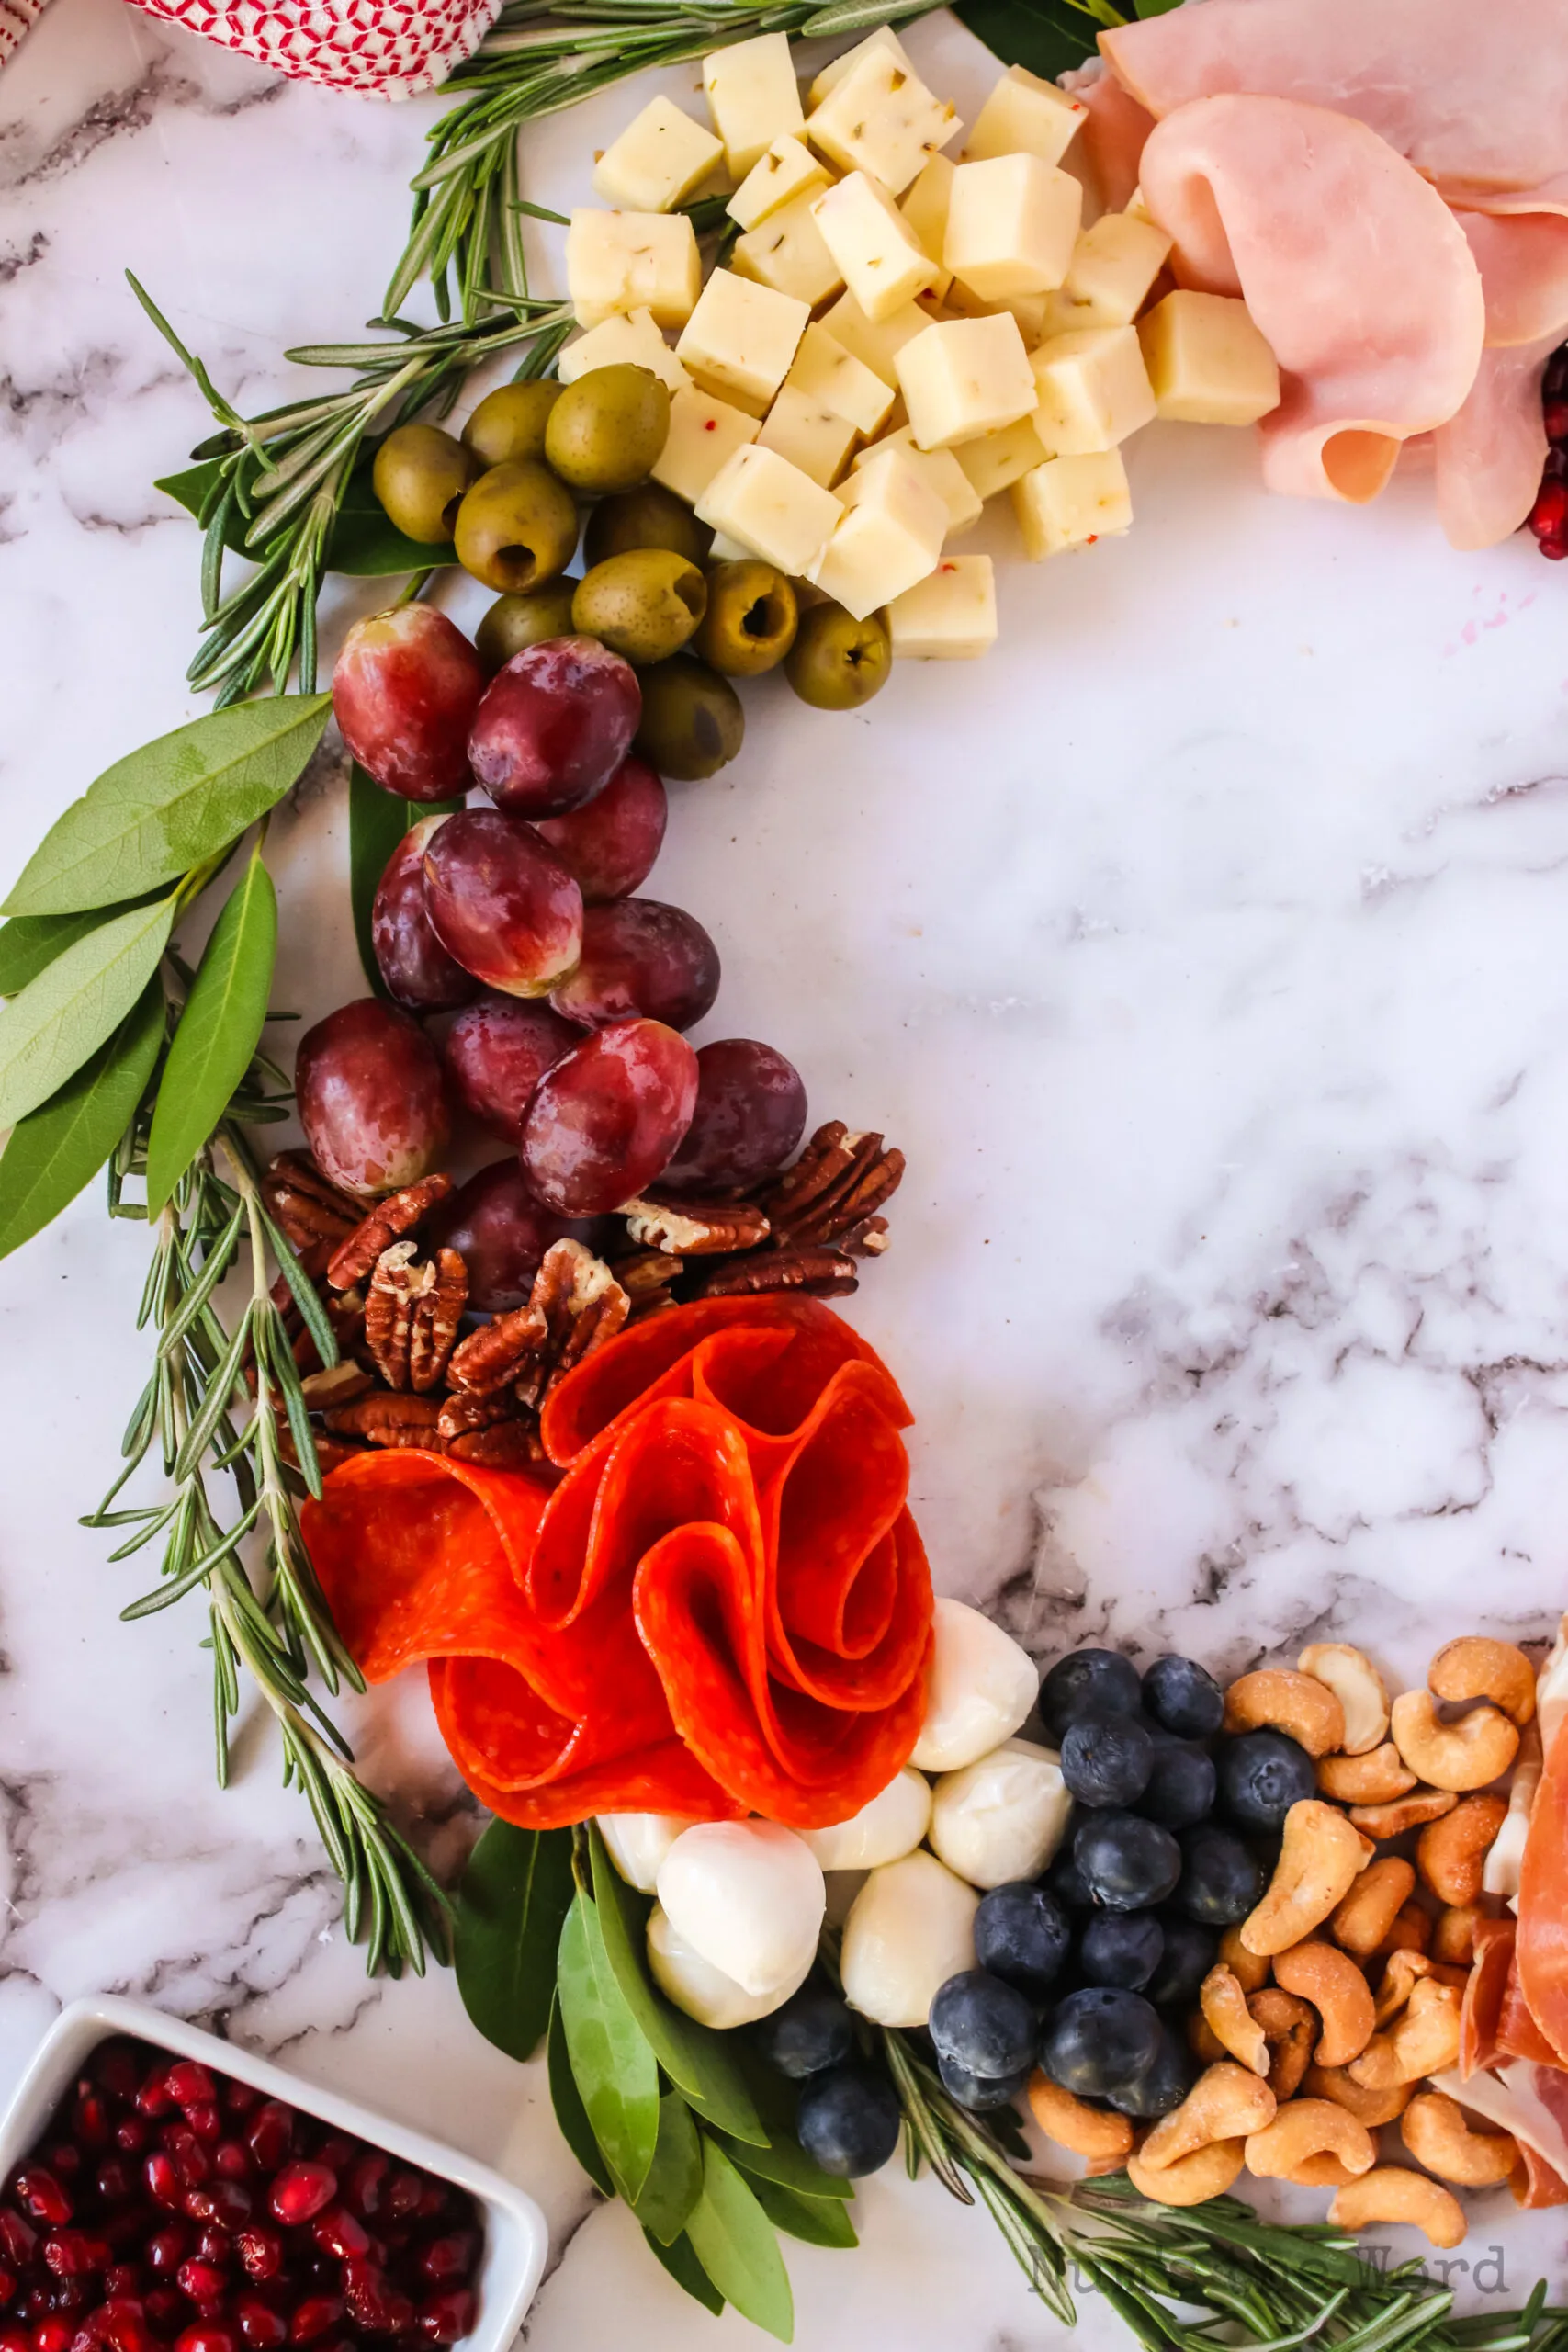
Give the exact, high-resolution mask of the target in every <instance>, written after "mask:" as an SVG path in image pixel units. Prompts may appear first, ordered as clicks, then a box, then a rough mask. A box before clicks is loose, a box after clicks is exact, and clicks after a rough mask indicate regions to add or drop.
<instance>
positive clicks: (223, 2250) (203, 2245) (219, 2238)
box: [196, 2227, 234, 2262]
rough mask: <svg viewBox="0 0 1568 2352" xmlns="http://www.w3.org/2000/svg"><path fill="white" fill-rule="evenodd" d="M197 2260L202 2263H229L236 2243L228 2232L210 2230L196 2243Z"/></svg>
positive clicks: (205, 2231) (201, 2235) (204, 2232)
mask: <svg viewBox="0 0 1568 2352" xmlns="http://www.w3.org/2000/svg"><path fill="white" fill-rule="evenodd" d="M196 2251H197V2259H198V2260H200V2261H202V2262H228V2261H230V2260H231V2258H232V2256H233V2252H234V2241H233V2239H232V2238H231V2236H230V2234H229V2233H228V2231H227V2230H218V2229H212V2228H210V2227H209V2228H208V2229H205V2230H203V2231H202V2233H201V2234H200V2236H199V2237H198V2238H197V2242H196Z"/></svg>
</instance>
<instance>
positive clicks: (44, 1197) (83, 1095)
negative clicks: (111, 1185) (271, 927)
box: [0, 980, 164, 1258]
mask: <svg viewBox="0 0 1568 2352" xmlns="http://www.w3.org/2000/svg"><path fill="white" fill-rule="evenodd" d="M163 1040H164V991H163V989H161V988H160V987H159V986H158V984H157V982H156V981H155V980H153V981H149V983H148V985H147V987H146V988H145V989H143V990H142V992H141V997H140V998H139V999H138V1001H137V1002H136V1004H135V1005H134V1006H133V1007H132V1008H131V1010H130V1012H129V1013H127V1015H126V1017H125V1019H124V1020H123V1021H122V1022H121V1023H120V1025H119V1027H118V1029H117V1030H116V1032H115V1034H114V1035H113V1036H112V1037H108V1038H106V1039H105V1041H104V1043H103V1044H102V1045H101V1046H99V1047H98V1050H97V1052H96V1054H94V1055H93V1056H92V1057H90V1059H88V1060H87V1061H85V1063H84V1064H83V1066H82V1068H81V1069H79V1070H78V1071H77V1072H76V1074H75V1076H74V1077H73V1078H71V1079H69V1080H67V1081H66V1083H65V1084H64V1085H63V1086H62V1088H61V1089H60V1091H59V1092H58V1093H57V1094H53V1095H51V1097H50V1099H49V1101H48V1102H47V1103H43V1104H42V1105H41V1106H40V1107H39V1109H38V1110H36V1111H34V1112H31V1113H30V1114H28V1117H27V1118H25V1119H21V1120H19V1121H18V1122H17V1125H16V1127H15V1128H14V1129H13V1131H12V1135H11V1140H10V1141H9V1143H8V1144H7V1145H6V1149H5V1151H4V1153H3V1154H0V1258H4V1257H6V1256H8V1255H9V1253H10V1252H11V1251H12V1250H17V1249H19V1248H20V1246H21V1244H22V1243H23V1242H24V1241H30V1240H31V1238H32V1237H33V1235H34V1234H35V1233H41V1232H42V1230H43V1228H44V1227H45V1226H46V1225H48V1224H49V1223H50V1221H51V1218H54V1217H57V1216H59V1215H60V1212H61V1210H62V1208H64V1207H65V1206H66V1205H67V1204H68V1203H70V1202H72V1201H73V1200H74V1199H75V1197H76V1195H77V1193H79V1192H80V1191H81V1189H82V1187H83V1185H84V1184H85V1183H86V1182H89V1180H90V1179H91V1178H92V1177H94V1176H96V1174H97V1172H98V1170H99V1169H100V1168H101V1167H102V1166H103V1164H104V1162H105V1160H106V1159H107V1158H108V1156H109V1154H110V1152H111V1151H112V1150H113V1149H114V1148H115V1146H116V1144H117V1143H118V1141H119V1139H120V1136H122V1135H123V1134H124V1133H125V1130H126V1128H127V1127H128V1126H129V1125H130V1122H131V1120H132V1119H133V1118H134V1117H135V1115H136V1106H137V1104H138V1103H140V1102H141V1092H142V1089H143V1088H144V1087H145V1085H146V1083H147V1080H149V1078H151V1076H152V1065H153V1063H154V1062H155V1061H156V1060H157V1058H158V1048H159V1046H161V1045H162V1043H163Z"/></svg>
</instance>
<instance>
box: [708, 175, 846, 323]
mask: <svg viewBox="0 0 1568 2352" xmlns="http://www.w3.org/2000/svg"><path fill="white" fill-rule="evenodd" d="M729 266H730V268H731V269H732V270H733V271H734V272H735V274H736V276H737V277H748V278H750V279H752V280H753V281H754V283H755V284H757V285H758V286H767V287H770V288H772V289H773V292H774V293H775V294H787V295H789V297H790V298H791V300H794V301H796V302H804V303H805V304H806V307H807V310H809V311H814V310H816V309H817V307H818V304H819V303H822V302H830V301H831V300H832V299H833V297H834V295H835V294H838V293H840V292H841V291H842V289H843V284H844V279H843V273H842V271H841V270H840V267H839V265H838V263H837V262H836V261H835V260H834V258H833V254H832V253H831V251H830V249H829V245H828V243H827V240H826V238H825V237H824V236H823V234H822V231H821V228H820V226H819V224H818V220H817V217H816V200H815V198H813V197H810V196H797V197H796V198H795V202H794V203H793V204H785V205H782V206H781V207H780V209H779V210H778V211H777V212H774V213H772V214H770V216H769V218H768V219H767V220H764V221H763V222H762V225H761V228H760V229H749V230H748V231H747V232H746V234H745V235H744V236H743V237H737V238H736V240H735V243H734V244H733V245H732V246H731V247H730V249H729Z"/></svg>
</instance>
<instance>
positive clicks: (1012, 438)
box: [953, 416, 1051, 499]
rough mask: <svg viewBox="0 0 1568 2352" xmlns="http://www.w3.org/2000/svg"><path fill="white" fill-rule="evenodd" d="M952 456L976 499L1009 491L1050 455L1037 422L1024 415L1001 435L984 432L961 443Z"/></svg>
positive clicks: (1005, 428)
mask: <svg viewBox="0 0 1568 2352" xmlns="http://www.w3.org/2000/svg"><path fill="white" fill-rule="evenodd" d="M1050 454H1051V452H1050V451H1049V449H1047V448H1046V447H1045V445H1044V443H1043V441H1042V440H1041V438H1040V435H1039V434H1038V433H1036V431H1035V430H1034V419H1033V418H1032V416H1021V417H1020V418H1019V420H1018V423H1017V424H1005V425H1003V427H1002V429H1001V431H1000V432H999V433H984V434H982V435H981V436H980V438H979V439H978V440H977V441H962V442H960V443H959V445H958V447H956V448H955V449H954V450H953V457H954V458H956V460H957V462H958V464H959V465H960V466H961V467H962V469H963V470H964V475H965V477H966V479H967V481H968V482H969V486H970V488H971V489H972V490H973V491H974V492H975V495H976V498H979V499H987V498H995V496H996V495H997V492H998V491H1001V490H1010V489H1011V487H1012V485H1013V483H1014V482H1015V481H1019V480H1020V479H1021V477H1022V476H1023V475H1024V474H1027V473H1032V472H1033V470H1034V468H1035V467H1036V466H1040V465H1043V464H1044V462H1045V460H1046V458H1048V457H1049V456H1050Z"/></svg>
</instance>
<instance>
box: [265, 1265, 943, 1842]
mask: <svg viewBox="0 0 1568 2352" xmlns="http://www.w3.org/2000/svg"><path fill="white" fill-rule="evenodd" d="M909 1419H910V1415H909V1410H908V1406H907V1405H906V1404H905V1402H904V1399H903V1397H901V1396H900V1395H899V1393H898V1390H897V1386H896V1385H895V1384H894V1382H893V1380H892V1378H891V1376H890V1374H888V1372H887V1370H886V1366H885V1365H884V1364H883V1363H881V1362H880V1360H879V1359H878V1357H877V1356H876V1355H875V1354H874V1352H873V1351H872V1350H871V1349H870V1348H868V1347H867V1346H866V1344H865V1343H864V1341H863V1340H860V1339H859V1338H857V1337H856V1335H855V1333H854V1332H853V1331H852V1330H851V1329H850V1327H849V1326H848V1324H846V1323H844V1322H842V1321H840V1318H839V1317H838V1316H836V1315H834V1314H832V1313H831V1312H830V1311H829V1308H827V1307H825V1306H820V1305H818V1303H817V1302H816V1301H815V1300H811V1299H800V1298H777V1297H773V1298H761V1299H713V1300H705V1301H702V1302H699V1303H698V1304H697V1305H695V1306H683V1307H677V1308H674V1309H672V1310H671V1311H670V1312H668V1313H666V1314H663V1315H660V1316H656V1317H652V1318H650V1319H649V1321H648V1322H646V1323H641V1324H637V1325H635V1326H634V1327H633V1328H632V1329H630V1330H629V1331H626V1332H625V1333H623V1334H622V1335H621V1336H620V1337H619V1338H618V1339H615V1340H612V1341H611V1342H610V1344H609V1345H608V1346H607V1347H605V1348H603V1349H601V1350H600V1351H599V1352H598V1353H597V1354H595V1355H593V1356H591V1357H590V1358H588V1360H587V1361H586V1362H585V1363H581V1364H580V1365H579V1366H578V1367H577V1369H576V1370H575V1371H574V1372H572V1373H571V1374H569V1375H568V1377H567V1378H566V1379H565V1380H564V1381H563V1382H562V1383H561V1385H560V1386H559V1387H558V1389H557V1390H556V1391H555V1393H554V1395H553V1396H552V1397H550V1399H549V1401H548V1403H547V1406H546V1408H545V1411H544V1415H543V1418H542V1423H541V1434H542V1436H543V1440H544V1443H545V1448H546V1451H547V1454H548V1456H549V1459H550V1461H551V1462H552V1463H553V1464H555V1465H556V1466H557V1468H558V1470H559V1471H560V1472H561V1473H562V1474H563V1475H562V1476H561V1478H560V1481H559V1484H558V1486H556V1487H555V1488H554V1490H553V1491H547V1489H546V1488H545V1487H543V1486H542V1485H540V1484H538V1483H536V1481H534V1480H532V1479H529V1478H527V1477H525V1476H520V1475H519V1474H517V1473H515V1472H511V1471H502V1470H487V1469H482V1468H479V1466H477V1465H476V1464H470V1463H464V1462H457V1461H452V1460H450V1459H448V1458H446V1456H444V1455H440V1454H434V1453H422V1452H417V1451H409V1452H401V1453H374V1454H366V1455H362V1456H359V1457H357V1458H356V1459H355V1460H354V1461H352V1462H349V1463H346V1464H344V1465H343V1467H342V1468H340V1469H338V1470H336V1471H334V1472H333V1475H332V1476H331V1477H330V1478H329V1479H328V1480H327V1481H326V1485H325V1489H324V1493H323V1496H322V1499H321V1501H320V1502H319V1503H308V1504H307V1505H306V1506H305V1507H304V1510H303V1514H302V1517H303V1522H304V1529H305V1536H306V1541H307V1543H308V1544H309V1546H310V1555H311V1558H312V1560H313V1562H314V1564H315V1568H316V1573H317V1575H318V1576H319V1577H320V1578H321V1587H322V1589H323V1591H324V1593H325V1595H326V1598H327V1600H328V1603H329V1605H330V1606H331V1608H332V1610H333V1615H334V1617H335V1619H336V1621H337V1623H338V1626H339V1629H340V1630H341V1632H342V1634H343V1636H344V1641H345V1642H346V1644H347V1645H348V1648H349V1650H350V1652H351V1653H352V1655H353V1656H354V1657H355V1659H356V1661H357V1662H358V1665H359V1667H360V1668H361V1671H362V1672H363V1673H364V1675H365V1677H366V1679H367V1681H370V1682H382V1681H385V1680H387V1679H389V1677H391V1676H392V1675H394V1674H397V1673H399V1672H400V1671H401V1669H402V1668H404V1667H406V1666H409V1665H412V1664H413V1663H414V1662H415V1661H416V1660H418V1659H424V1660H426V1661H428V1666H429V1674H430V1688H431V1696H432V1698H433V1700H434V1706H435V1713H436V1718H437V1721H438V1722H439V1724H440V1726H441V1732H442V1736H443V1737H444V1738H445V1739H446V1745H447V1747H449V1748H450V1750H451V1752H452V1756H453V1758H454V1759H455V1761H456V1762H457V1767H458V1770H460V1771H461V1773H462V1775H463V1777H464V1779H465V1780H466V1781H468V1785H469V1787H470V1788H472V1789H473V1791H474V1792H475V1793H476V1794H477V1795H478V1796H479V1797H480V1798H481V1799H482V1800H483V1802H484V1803H485V1804H487V1805H489V1806H490V1807H491V1810H492V1811H494V1812H495V1813H498V1814H500V1815H502V1817H503V1818H505V1819H506V1820H508V1821H514V1822H517V1823H519V1824H520V1825H522V1826H525V1827H528V1828H553V1827H558V1826H560V1825H562V1824H563V1823H566V1822H570V1821H578V1820H581V1819H582V1818H583V1817H584V1816H585V1815H589V1814H592V1813H609V1812H662V1813H679V1814H684V1815H689V1816H691V1817H692V1818H694V1819H706V1820H720V1819H724V1818H727V1817H732V1816H735V1815H743V1814H747V1813H761V1814H765V1815H768V1816H769V1818H771V1819H773V1820H774V1821H781V1822H784V1823H787V1824H788V1825H790V1826H792V1827H795V1828H800V1829H808V1828H818V1827H821V1826H826V1825H827V1824H829V1823H832V1822H836V1821H842V1820H844V1819H845V1818H846V1817H847V1816H848V1815H850V1814H852V1813H854V1812H856V1811H858V1809H859V1808H860V1806H861V1805H863V1804H865V1803H866V1802H867V1800H868V1799H869V1798H871V1797H872V1796H874V1794H875V1793H876V1792H877V1791H878V1790H879V1789H881V1788H883V1787H885V1786H886V1782H887V1781H889V1780H890V1779H891V1778H892V1777H893V1775H894V1773H895V1772H896V1771H897V1770H898V1768H899V1766H900V1765H901V1764H903V1763H904V1762H906V1760H907V1759H908V1755H909V1752H910V1750H911V1748H912V1747H913V1746H914V1742H915V1736H916V1734H917V1732H918V1731H919V1725H920V1721H921V1717H922V1715H923V1713H924V1711H925V1692H926V1677H927V1669H928V1663H929V1657H930V1651H931V1573H930V1570H929V1568H928V1566H927V1563H926V1556H925V1553H924V1551H923V1549H922V1548H921V1544H920V1539H919V1532H918V1531H917V1529H916V1526H915V1522H914V1521H913V1519H912V1518H911V1516H910V1514H909V1510H908V1502H907V1496H908V1478H909V1467H908V1454H907V1453H906V1451H905V1447H904V1442H903V1438H902V1435H901V1431H902V1430H905V1429H907V1428H908V1424H909Z"/></svg>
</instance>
